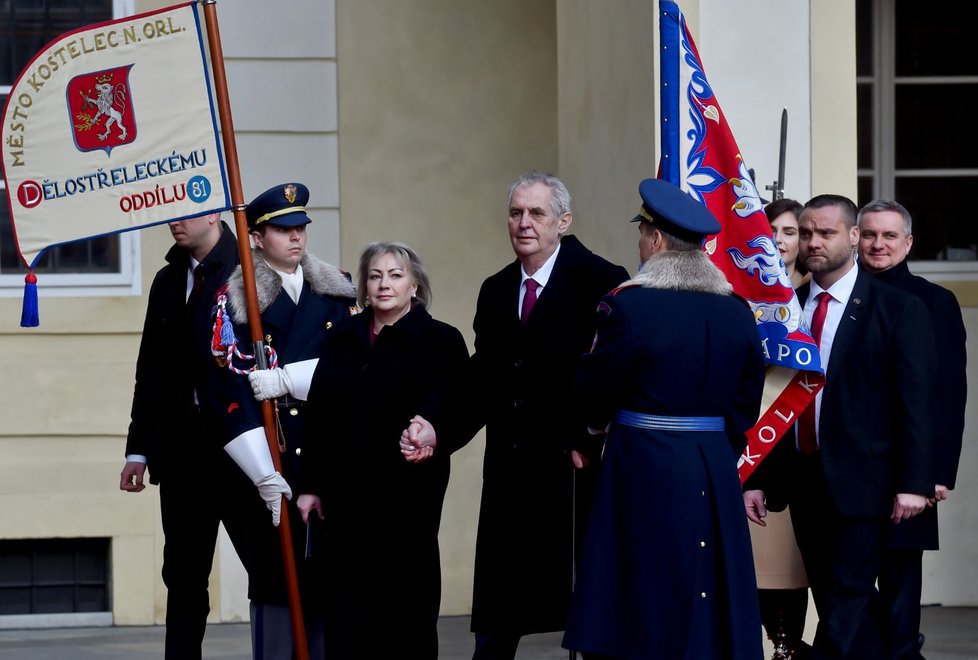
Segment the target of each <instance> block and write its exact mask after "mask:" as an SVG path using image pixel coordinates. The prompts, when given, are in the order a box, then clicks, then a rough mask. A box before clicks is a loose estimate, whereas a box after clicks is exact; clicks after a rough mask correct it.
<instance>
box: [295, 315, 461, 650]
mask: <svg viewBox="0 0 978 660" xmlns="http://www.w3.org/2000/svg"><path fill="white" fill-rule="evenodd" d="M372 326H373V313H372V311H371V310H370V308H369V307H368V308H367V310H366V311H365V312H364V313H363V314H360V315H358V316H356V317H354V318H352V319H350V320H349V321H347V322H346V323H345V324H343V325H341V326H340V327H339V328H337V329H336V330H334V331H333V333H332V335H331V336H330V337H329V339H328V340H327V342H326V343H325V345H324V346H323V353H322V358H321V359H320V362H319V368H318V369H317V370H316V374H315V376H314V378H313V384H312V390H311V391H310V393H309V403H308V408H307V409H308V411H309V415H308V416H309V420H308V423H307V426H306V433H305V438H306V439H305V442H304V446H305V451H304V453H303V456H302V477H301V482H300V486H299V490H298V491H297V492H302V493H315V494H317V495H319V496H320V499H321V501H322V504H323V512H324V514H325V520H324V523H323V527H324V536H323V538H321V539H317V542H319V543H320V554H321V556H322V559H323V562H324V566H325V568H324V574H323V580H322V581H321V582H319V583H318V584H315V585H309V586H310V587H311V588H312V589H315V590H317V591H321V592H322V593H323V594H324V595H325V598H326V600H327V602H328V604H329V607H328V609H327V616H326V645H327V656H328V657H336V658H354V657H374V658H418V659H421V658H436V657H438V633H437V629H436V624H437V621H438V608H439V604H440V600H441V567H440V563H439V561H440V560H439V552H438V527H439V524H440V521H441V510H442V501H443V499H444V496H445V488H446V487H447V486H448V475H449V458H450V453H449V452H448V451H447V450H446V451H442V450H441V449H440V448H439V449H436V450H435V453H434V456H433V457H432V458H430V459H428V460H427V461H425V462H423V463H417V464H415V463H408V462H407V461H406V460H405V458H404V456H403V455H402V454H401V451H400V446H399V440H400V436H401V431H403V430H404V429H405V428H407V426H408V424H409V422H410V420H411V418H412V417H413V416H414V415H415V414H418V413H421V412H423V411H424V409H425V406H435V405H439V403H440V401H441V400H442V399H443V397H444V396H445V394H446V392H447V391H448V389H447V388H448V387H449V386H451V384H453V383H454V382H455V380H456V379H457V377H458V374H459V372H460V370H461V369H462V368H464V366H465V363H466V360H467V358H468V350H467V349H466V347H465V340H464V339H462V335H461V334H460V333H459V332H458V330H456V329H455V328H453V327H451V326H450V325H447V324H445V323H442V322H440V321H436V320H434V319H432V318H431V315H430V314H429V313H428V312H427V310H426V309H425V308H424V307H422V306H415V307H414V308H413V309H412V310H411V311H409V312H408V313H407V314H406V315H405V316H403V317H402V318H401V319H399V320H398V321H397V322H396V323H395V324H393V325H390V326H385V327H384V328H383V329H382V330H381V331H380V333H379V334H378V335H377V337H376V339H375V341H374V343H373V345H371V343H370V332H371V328H372ZM452 440H453V439H451V438H448V437H442V436H441V435H440V436H439V443H442V442H444V443H445V445H446V446H450V445H451V444H452ZM313 515H315V514H313Z"/></svg>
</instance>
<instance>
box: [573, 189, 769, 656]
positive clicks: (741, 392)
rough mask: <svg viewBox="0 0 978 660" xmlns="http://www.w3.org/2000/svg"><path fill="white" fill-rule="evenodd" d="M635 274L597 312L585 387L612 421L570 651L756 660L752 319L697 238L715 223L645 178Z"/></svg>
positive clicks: (756, 398) (757, 360)
mask: <svg viewBox="0 0 978 660" xmlns="http://www.w3.org/2000/svg"><path fill="white" fill-rule="evenodd" d="M639 192H640V193H641V196H642V208H641V211H640V212H639V215H638V216H636V218H635V219H636V220H638V221H640V222H641V230H642V236H641V240H640V252H641V253H642V260H643V261H644V266H643V268H642V270H641V272H640V273H639V274H638V275H637V276H636V277H635V278H634V279H632V280H630V281H629V282H627V283H625V285H623V286H622V287H620V288H619V289H616V290H615V291H613V292H612V293H610V294H609V295H607V296H605V297H604V298H603V299H602V301H601V303H600V304H599V306H598V322H597V334H596V336H595V341H594V347H593V348H592V350H591V352H590V353H589V354H588V355H585V356H584V357H583V358H582V361H581V364H580V366H579V368H578V372H577V382H576V387H575V397H576V399H577V405H578V406H579V407H580V408H581V410H582V411H583V412H584V415H585V417H586V419H587V423H588V426H589V427H591V428H592V429H593V430H592V433H595V434H602V433H603V431H604V429H608V431H607V438H606V442H605V448H604V455H603V459H602V464H601V473H600V476H599V482H598V492H597V496H596V498H595V500H594V506H593V509H592V512H591V518H590V520H589V523H588V529H587V533H586V537H585V541H584V549H583V552H582V556H581V563H580V565H579V568H578V572H577V585H576V588H575V590H574V598H573V601H572V604H571V613H570V617H569V620H568V623H567V632H566V634H565V636H564V646H566V647H568V648H572V649H577V650H581V651H584V652H585V653H592V654H596V655H597V656H599V657H613V658H727V659H731V658H732V659H748V658H749V659H751V660H754V659H756V658H759V657H761V655H762V649H761V638H760V633H759V631H760V629H761V622H760V613H759V611H758V603H757V589H756V585H755V581H754V565H753V561H752V558H751V548H750V537H749V536H748V531H747V521H746V519H745V516H744V511H743V504H742V498H741V492H740V481H739V478H738V475H737V457H738V456H739V454H740V452H741V450H742V449H743V448H744V446H745V444H746V437H745V435H744V432H745V431H746V430H747V429H748V428H750V427H751V426H752V425H753V424H754V422H755V421H756V419H757V415H758V413H759V411H760V403H761V391H762V389H763V385H764V362H763V359H762V356H761V344H760V340H759V337H758V334H757V329H756V328H755V325H754V318H753V315H752V314H751V312H750V310H749V308H748V307H747V305H745V304H744V302H743V300H741V299H739V298H737V297H736V296H734V295H732V293H731V286H730V284H729V283H728V282H727V280H726V278H725V277H724V275H723V273H722V272H721V271H720V270H719V269H718V268H717V267H716V266H715V265H713V263H712V262H711V261H710V260H709V258H708V257H707V255H706V254H705V253H704V252H703V251H702V249H701V248H700V245H701V243H702V241H703V239H704V237H705V236H708V235H711V234H716V233H717V232H719V231H720V224H719V223H718V222H717V220H716V218H714V217H713V215H712V214H711V213H710V212H709V211H708V210H707V209H706V207H705V206H703V205H702V204H699V203H697V202H695V201H693V200H692V199H691V198H690V197H689V196H688V195H687V194H685V193H683V192H682V191H681V190H679V189H678V188H677V187H675V186H674V185H673V184H671V183H668V182H666V181H662V180H658V179H647V180H645V181H643V182H642V184H641V186H640V187H639Z"/></svg>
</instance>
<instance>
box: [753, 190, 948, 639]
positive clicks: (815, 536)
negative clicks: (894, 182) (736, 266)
mask: <svg viewBox="0 0 978 660" xmlns="http://www.w3.org/2000/svg"><path fill="white" fill-rule="evenodd" d="M799 239H800V241H799V250H800V256H801V259H802V260H803V262H804V264H805V267H806V268H807V269H808V271H809V272H811V273H812V281H811V282H810V283H809V284H807V285H805V286H803V287H802V288H801V289H799V290H798V297H799V299H800V300H801V301H803V302H804V308H803V319H802V321H803V323H805V324H806V325H807V326H808V327H809V328H810V329H811V332H812V335H813V336H814V337H815V338H816V341H817V342H818V343H819V351H820V353H821V358H822V364H823V365H827V366H826V368H825V378H826V380H825V387H824V388H823V389H822V391H821V392H820V393H819V394H818V396H817V397H816V399H815V401H814V402H813V404H812V406H811V407H810V408H809V412H808V413H807V414H803V415H802V416H801V417H800V418H799V421H798V424H797V430H796V433H797V435H796V439H795V440H794V441H793V439H792V438H790V437H788V438H786V440H785V441H783V442H782V443H781V445H782V447H781V451H779V452H777V454H776V455H775V454H773V455H772V456H771V457H769V461H768V465H766V466H764V467H765V469H764V470H763V471H761V472H759V473H758V474H756V475H755V477H756V479H754V480H753V481H752V482H751V486H752V487H753V486H759V487H760V488H761V489H768V490H769V491H772V495H776V498H772V499H778V500H779V501H787V503H788V504H790V505H791V518H792V523H793V524H794V527H795V536H796V537H797V539H798V546H799V548H800V549H801V553H802V559H803V560H804V563H805V570H806V572H807V573H808V578H809V580H810V582H811V587H812V595H813V596H814V599H815V606H816V608H817V610H818V615H819V623H818V630H817V632H816V635H815V643H814V651H815V657H816V658H886V657H889V655H888V651H887V649H886V645H885V643H884V641H883V637H882V633H881V628H880V616H881V613H880V611H879V594H878V592H877V590H876V580H877V577H878V576H879V572H880V564H881V559H882V556H883V549H884V543H885V540H886V538H887V531H888V526H891V525H894V524H899V523H900V521H901V520H905V519H908V518H911V517H913V516H916V515H917V514H919V513H920V512H921V511H923V509H924V508H925V507H926V506H927V504H928V497H929V496H930V495H931V494H932V493H933V490H934V477H933V472H932V455H933V451H932V448H931V438H932V425H933V423H934V419H933V409H932V404H931V396H930V393H931V392H932V388H933V387H934V383H935V371H934V360H935V348H934V345H933V342H930V341H921V340H920V338H921V337H930V336H931V335H930V333H931V329H930V325H929V323H930V322H929V320H928V317H927V311H926V308H925V307H924V305H923V303H921V302H920V300H919V299H917V298H915V297H913V296H909V295H906V294H904V293H903V292H901V291H900V290H898V289H896V288H893V287H890V286H888V285H886V284H883V283H882V282H881V281H879V280H878V279H876V278H874V277H872V276H871V275H869V274H867V273H865V272H863V271H861V270H860V269H858V268H857V267H856V263H855V259H854V251H855V248H856V245H857V243H858V240H859V230H858V228H857V227H856V206H855V204H853V202H852V201H851V200H849V199H848V198H846V197H843V196H841V195H819V196H817V197H815V198H813V199H811V200H810V201H809V202H808V203H807V204H806V205H805V209H804V211H803V212H802V215H801V221H800V227H799ZM792 445H794V449H793V448H792ZM771 459H773V460H771ZM764 495H765V493H764V491H763V490H748V491H747V492H746V493H745V495H744V497H745V504H746V506H747V514H748V516H749V517H750V518H751V520H753V521H755V522H761V519H762V518H763V516H764V515H765V514H766V509H765V505H764Z"/></svg>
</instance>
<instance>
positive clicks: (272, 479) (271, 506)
mask: <svg viewBox="0 0 978 660" xmlns="http://www.w3.org/2000/svg"><path fill="white" fill-rule="evenodd" d="M255 485H256V486H257V487H258V494H259V495H261V498H262V499H263V500H265V508H267V509H268V510H269V511H271V512H272V524H273V525H275V526H276V527H278V524H279V522H281V519H282V496H283V495H285V499H287V500H291V499H292V488H290V487H289V484H288V482H287V481H286V480H285V477H283V476H282V475H280V474H279V473H278V472H272V473H271V474H269V475H266V476H264V477H262V478H261V479H259V480H258V481H256V482H255Z"/></svg>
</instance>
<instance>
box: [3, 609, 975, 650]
mask: <svg viewBox="0 0 978 660" xmlns="http://www.w3.org/2000/svg"><path fill="white" fill-rule="evenodd" d="M438 629H439V637H440V639H441V654H440V657H441V660H463V659H464V660H468V658H471V657H472V636H471V634H469V632H468V630H469V620H468V617H444V618H442V619H441V620H440V621H439V624H438ZM922 629H923V631H924V633H925V634H926V635H927V643H926V645H925V646H924V654H925V655H926V657H927V660H965V659H966V658H967V659H969V660H971V659H974V658H978V608H953V607H928V608H925V609H924V615H923V624H922ZM378 632H379V631H378ZM249 641H250V640H249V630H248V626H247V624H224V625H215V626H210V627H208V629H207V637H206V639H205V640H204V657H205V658H207V659H208V660H250V658H251V650H250V646H249ZM364 641H365V643H364V647H363V656H362V658H363V659H364V660H374V658H375V656H373V655H372V654H371V653H370V647H369V641H368V640H364ZM559 643H560V636H559V635H557V634H554V635H535V636H533V637H528V638H526V639H524V641H523V643H522V644H521V645H520V650H519V653H517V656H516V657H517V658H518V659H519V660H558V659H566V658H567V657H568V654H567V651H565V650H563V649H561V648H560V647H559ZM161 657H163V628H162V627H159V626H157V627H115V628H56V629H49V630H0V659H2V660H149V659H150V658H154V659H155V658H161ZM344 660H346V659H344Z"/></svg>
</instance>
